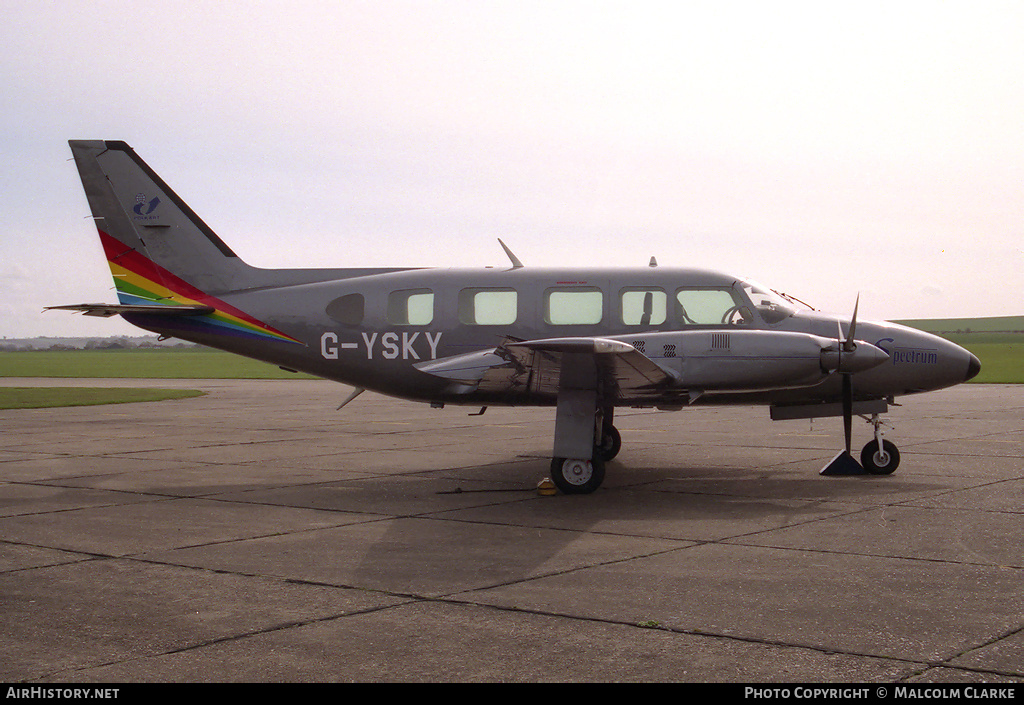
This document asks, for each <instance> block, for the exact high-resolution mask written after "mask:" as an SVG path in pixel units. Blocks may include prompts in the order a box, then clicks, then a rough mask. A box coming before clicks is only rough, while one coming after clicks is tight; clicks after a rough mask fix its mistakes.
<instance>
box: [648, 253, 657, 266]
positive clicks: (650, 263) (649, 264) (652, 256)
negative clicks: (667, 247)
mask: <svg viewBox="0 0 1024 705" xmlns="http://www.w3.org/2000/svg"><path fill="white" fill-rule="evenodd" d="M647 266H648V267H657V266H658V259H657V258H656V257H655V256H654V255H651V261H650V262H648V263H647Z"/></svg>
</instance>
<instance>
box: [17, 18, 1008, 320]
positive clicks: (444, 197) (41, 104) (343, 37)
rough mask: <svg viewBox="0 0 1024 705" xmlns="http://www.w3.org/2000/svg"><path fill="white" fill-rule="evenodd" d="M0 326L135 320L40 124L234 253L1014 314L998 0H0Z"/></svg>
mask: <svg viewBox="0 0 1024 705" xmlns="http://www.w3.org/2000/svg"><path fill="white" fill-rule="evenodd" d="M0 7H2V8H3V10H4V12H3V22H2V23H0V60H2V62H3V63H2V70H0V121H2V128H3V130H2V136H3V139H2V140H0V160H2V161H0V163H2V165H3V169H2V170H0V214H2V215H3V216H4V225H5V227H4V229H3V232H2V234H0V335H4V336H7V337H23V336H35V335H104V334H118V335H119V334H122V333H135V332H139V331H137V329H134V328H132V327H131V326H129V325H128V324H127V323H124V322H123V321H120V319H95V318H83V317H81V316H76V315H72V314H68V313H65V312H49V313H46V314H41V313H40V312H41V309H42V307H43V306H46V305H53V304H65V303H81V302H86V301H88V302H94V301H115V300H116V297H115V295H114V292H113V290H112V282H111V278H110V274H109V270H108V268H107V265H106V262H105V261H104V259H103V257H102V253H101V250H100V247H99V242H98V240H97V237H96V233H95V228H94V226H93V225H92V221H91V220H88V219H87V218H86V216H87V215H88V214H89V211H88V206H87V204H86V201H85V196H84V194H83V193H82V189H81V185H80V183H79V181H78V175H77V172H76V170H75V167H74V164H73V163H72V162H69V161H67V160H68V159H69V158H70V151H69V150H68V147H67V140H68V139H71V138H75V139H115V140H124V141H126V142H128V143H129V144H131V145H132V146H133V147H134V148H135V150H136V151H137V152H138V153H139V155H140V156H141V157H142V158H143V159H144V160H146V161H147V162H148V163H149V164H150V166H152V167H153V168H154V169H155V170H156V171H157V172H158V173H159V174H160V175H161V176H162V177H163V178H164V180H165V181H167V182H168V183H169V184H170V186H171V187H172V188H174V189H175V190H176V191H177V192H178V194H179V195H180V196H181V197H182V198H184V199H185V200H186V201H187V202H188V203H189V204H190V205H191V206H192V207H193V209H194V210H195V211H196V212H197V213H199V215H200V216H201V217H203V219H204V220H206V222H207V223H208V224H209V225H210V226H211V227H213V229H214V230H216V231H217V233H218V234H219V235H220V236H221V237H222V239H224V240H225V241H226V242H227V243H228V244H229V245H230V246H231V247H232V248H233V249H234V250H235V251H236V252H237V253H239V254H240V255H241V256H242V257H243V258H244V259H246V260H247V261H249V262H250V263H251V264H254V265H257V266H263V267H274V266H287V267H302V266H317V267H322V266H339V267H344V266H375V265H383V266H398V265H410V266H441V267H450V266H454V267H476V266H484V265H501V264H504V263H506V262H507V260H506V258H505V256H504V253H503V252H502V251H501V248H500V247H499V245H498V243H497V240H496V238H498V237H501V238H502V239H503V240H504V241H505V242H506V243H507V244H508V245H509V246H510V247H511V248H512V250H513V251H514V252H515V253H516V254H517V255H518V257H519V259H521V260H522V261H523V262H524V263H525V264H526V265H527V266H544V265H562V264H571V265H574V266H576V265H578V266H580V267H586V266H604V265H616V266H640V267H645V266H646V265H647V262H648V260H649V259H650V257H651V256H652V255H654V256H656V257H657V258H658V262H659V263H660V264H662V265H663V266H699V267H708V268H713V269H723V270H726V271H730V272H734V273H736V274H737V275H741V276H748V277H752V278H754V279H757V280H759V281H761V282H763V283H765V284H768V285H770V286H772V287H773V288H776V289H778V290H782V291H786V292H788V293H792V294H795V295H796V296H798V297H800V298H801V299H803V300H804V301H807V302H809V303H811V304H812V305H814V306H816V307H817V308H821V309H824V310H828V311H833V312H840V313H849V312H850V311H852V308H853V302H854V298H855V297H856V296H857V294H858V292H859V293H860V295H861V309H860V311H861V316H862V317H864V318H884V319H891V318H924V317H950V316H956V317H961V316H995V315H1015V314H1024V294H1022V292H1024V286H1022V285H1024V3H1020V2H1018V1H1014V2H984V1H983V0H971V1H969V2H942V1H940V0H929V1H927V2H898V1H894V0H887V1H885V2H866V1H864V0H861V1H860V2H856V3H839V2H821V1H820V0H818V1H817V2H783V1H776V2H726V1H723V0H715V1H713V2H702V3H687V2H663V3H645V2H638V1H637V0H629V1H628V2H598V1H596V0H591V1H589V2H558V1H557V0H545V1H543V2H529V1H528V0H513V1H511V2H495V1H488V2H481V1H479V0H471V1H466V2H457V1H444V2H442V1H438V2H387V1H386V0H376V1H374V2H340V1H339V2H302V1H300V0H288V1H287V2H252V1H250V2H182V1H181V0H175V1H174V2H169V1H168V2H155V1H151V2H99V1H96V2H88V3H86V2H46V3H44V2H39V0H29V1H25V2H22V1H20V0H0Z"/></svg>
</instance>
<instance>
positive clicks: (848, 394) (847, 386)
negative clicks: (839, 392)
mask: <svg viewBox="0 0 1024 705" xmlns="http://www.w3.org/2000/svg"><path fill="white" fill-rule="evenodd" d="M843 434H844V435H845V436H846V452H847V453H849V452H850V445H851V444H852V442H853V375H850V374H844V375H843Z"/></svg>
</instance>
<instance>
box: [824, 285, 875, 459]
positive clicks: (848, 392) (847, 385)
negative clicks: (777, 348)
mask: <svg viewBox="0 0 1024 705" xmlns="http://www.w3.org/2000/svg"><path fill="white" fill-rule="evenodd" d="M859 308H860V294H858V295H857V301H856V303H855V304H854V305H853V317H852V318H851V319H850V329H849V332H848V333H847V334H846V335H843V324H842V322H841V321H837V322H836V327H837V328H838V329H839V333H838V335H837V336H836V340H835V342H833V343H830V344H829V345H828V346H827V347H825V348H823V349H822V352H821V367H822V370H824V371H825V372H828V373H830V374H831V373H833V372H838V373H839V375H840V379H841V381H842V405H841V406H842V414H843V436H844V437H845V439H846V450H845V451H844V452H840V453H839V455H837V456H836V457H835V458H833V459H832V462H831V463H829V464H828V465H827V466H826V467H825V468H824V469H823V470H822V471H821V472H822V474H824V475H851V474H861V473H863V472H864V469H863V468H861V466H860V463H858V462H857V461H856V460H855V459H854V458H853V455H852V454H851V452H850V451H851V445H852V443H853V375H855V374H856V373H858V372H863V371H865V370H870V369H871V368H873V367H877V366H878V365H881V364H882V363H884V362H885V361H887V360H888V359H889V354H888V353H887V352H885V351H884V350H882V349H881V348H879V347H878V346H876V345H872V344H871V343H867V342H864V341H863V340H862V341H860V343H858V342H857V338H856V335H857V311H858V309H859Z"/></svg>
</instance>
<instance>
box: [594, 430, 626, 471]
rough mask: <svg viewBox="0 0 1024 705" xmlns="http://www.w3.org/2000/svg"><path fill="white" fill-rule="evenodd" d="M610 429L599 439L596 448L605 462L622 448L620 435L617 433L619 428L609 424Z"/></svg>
mask: <svg viewBox="0 0 1024 705" xmlns="http://www.w3.org/2000/svg"><path fill="white" fill-rule="evenodd" d="M610 428H611V431H610V432H609V433H606V434H605V435H604V438H602V439H601V445H599V446H598V447H597V450H598V451H600V453H601V459H602V460H604V461H605V462H607V461H609V460H611V459H612V458H614V457H615V456H616V455H618V454H619V451H620V450H621V449H622V436H621V435H619V429H617V428H615V427H614V426H611V427H610Z"/></svg>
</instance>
